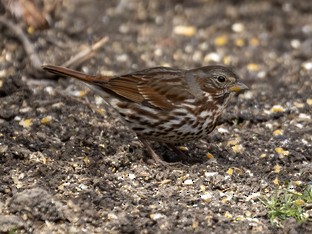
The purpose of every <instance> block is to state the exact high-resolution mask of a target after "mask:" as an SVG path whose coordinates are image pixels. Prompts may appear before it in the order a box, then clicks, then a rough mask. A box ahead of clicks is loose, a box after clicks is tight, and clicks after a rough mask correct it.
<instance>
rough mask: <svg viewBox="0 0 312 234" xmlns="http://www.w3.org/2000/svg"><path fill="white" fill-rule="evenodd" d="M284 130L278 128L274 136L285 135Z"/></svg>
mask: <svg viewBox="0 0 312 234" xmlns="http://www.w3.org/2000/svg"><path fill="white" fill-rule="evenodd" d="M283 133H284V131H283V130H281V129H277V130H275V131H274V132H273V136H281V135H283Z"/></svg>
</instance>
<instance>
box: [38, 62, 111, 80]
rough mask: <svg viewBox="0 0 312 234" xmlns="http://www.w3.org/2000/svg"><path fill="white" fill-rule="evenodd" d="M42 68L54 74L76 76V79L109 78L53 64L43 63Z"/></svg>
mask: <svg viewBox="0 0 312 234" xmlns="http://www.w3.org/2000/svg"><path fill="white" fill-rule="evenodd" d="M42 69H43V70H45V71H48V72H51V73H54V74H58V75H62V76H70V77H73V78H76V79H78V80H81V81H84V82H87V83H91V84H92V83H93V82H96V81H108V80H109V79H110V78H109V77H105V76H93V75H88V74H85V73H83V72H79V71H75V70H72V69H69V68H66V67H60V66H54V65H43V66H42Z"/></svg>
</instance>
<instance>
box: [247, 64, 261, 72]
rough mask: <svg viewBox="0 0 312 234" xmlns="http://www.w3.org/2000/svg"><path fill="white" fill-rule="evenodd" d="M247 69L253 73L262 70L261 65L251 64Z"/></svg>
mask: <svg viewBox="0 0 312 234" xmlns="http://www.w3.org/2000/svg"><path fill="white" fill-rule="evenodd" d="M247 69H248V70H249V71H252V72H257V71H259V70H260V66H259V64H256V63H249V64H248V65H247Z"/></svg>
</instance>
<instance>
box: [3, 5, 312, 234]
mask: <svg viewBox="0 0 312 234" xmlns="http://www.w3.org/2000/svg"><path fill="white" fill-rule="evenodd" d="M311 25H312V3H311V2H310V1H296V0H287V1H282V0H274V1H253V0H252V1H250V0H248V1H247V0H246V1H234V0H233V1H205V0H196V1H183V0H175V1H157V0H152V1H138V0H133V1H126V0H120V1H92V2H91V1H87V0H79V1H70V0H63V1H62V4H61V5H60V6H59V7H58V8H57V10H56V11H55V12H54V14H53V17H52V18H51V20H50V27H49V28H48V29H46V30H36V31H34V32H32V33H29V34H27V35H28V36H29V38H30V40H31V41H32V43H33V44H34V45H35V48H36V50H37V52H38V55H39V56H40V58H41V59H42V61H43V62H44V63H50V64H56V65H61V64H63V63H64V62H66V61H67V60H69V59H70V58H71V56H72V55H74V54H76V53H77V52H79V51H80V50H81V49H82V48H84V47H86V46H88V45H89V44H90V43H93V42H95V41H97V40H99V39H100V38H102V37H104V36H108V37H109V41H108V42H107V44H106V45H105V46H104V47H103V48H102V49H100V50H99V51H98V52H97V53H96V54H95V56H94V57H92V58H91V59H90V60H88V61H87V62H85V63H84V64H83V65H82V66H81V67H79V68H78V69H80V70H83V71H85V72H89V73H94V74H96V73H97V74H109V75H112V74H123V73H128V72H131V71H135V70H138V69H141V68H142V69H143V68H147V67H153V66H159V65H169V66H173V67H181V68H185V69H188V68H194V67H198V66H204V65H208V64H214V63H218V64H225V65H229V66H232V67H233V68H234V69H235V70H236V71H237V73H238V74H239V75H240V77H241V80H242V81H243V82H244V83H245V84H247V85H248V86H249V87H250V90H248V91H247V92H245V93H242V94H239V95H237V96H235V97H234V98H233V99H232V101H231V103H230V104H229V106H228V108H227V110H226V112H225V113H224V115H223V117H222V120H221V121H220V124H219V125H218V126H217V128H216V129H215V130H214V132H213V133H211V134H210V136H209V138H208V139H203V140H201V141H197V142H190V143H188V144H186V145H184V146H185V147H187V149H188V150H187V152H186V153H187V155H188V156H189V157H190V158H192V159H196V160H197V161H198V162H193V163H189V162H185V163H182V164H181V165H176V166H170V167H164V166H162V165H157V164H155V163H153V161H152V160H149V159H148V155H147V152H146V150H145V149H144V147H143V145H142V144H141V143H140V142H139V141H138V139H137V138H136V136H135V134H134V133H133V132H132V131H130V130H129V129H128V128H127V127H126V126H124V125H123V123H122V122H121V121H120V119H119V118H118V116H117V115H116V113H115V112H114V110H112V109H111V108H109V107H107V106H106V105H105V102H104V101H103V100H102V99H100V98H99V97H98V96H96V95H95V94H94V93H93V92H91V91H89V90H88V88H86V87H85V86H83V85H82V84H81V83H78V82H76V81H75V80H72V79H69V78H68V79H64V78H58V79H50V78H49V76H48V74H46V73H42V74H41V75H40V77H38V75H37V76H36V77H35V75H34V73H33V71H32V68H31V65H30V62H29V58H28V56H27V55H26V53H25V52H24V48H23V46H22V45H21V43H20V42H19V41H18V40H17V39H16V37H15V35H14V34H13V33H12V32H11V31H10V30H9V29H7V28H5V27H4V26H1V25H0V29H1V34H0V48H1V51H2V53H1V55H0V61H1V62H0V86H1V87H0V232H9V231H11V232H12V231H14V232H18V233H288V232H289V233H311V232H312V222H311V217H310V219H308V220H307V221H305V222H303V223H299V222H296V221H294V220H293V219H290V218H289V219H286V220H284V221H281V223H280V224H279V225H275V224H272V223H271V222H270V219H269V217H268V210H267V209H266V207H265V206H264V205H263V203H262V202H261V201H260V199H261V197H265V196H269V195H271V194H272V193H274V191H276V190H277V189H283V188H284V189H285V188H287V186H289V185H291V186H293V187H294V189H295V190H296V191H301V190H302V189H303V188H305V187H306V186H308V184H309V183H310V184H311V181H312V173H311V172H312V169H311V168H312V166H311V165H312V124H311V123H312V120H311V113H312V92H311V89H312V79H311V75H312V57H311V54H312V40H311V38H312V26H311ZM24 30H25V31H26V27H24ZM152 146H153V148H154V149H155V150H156V151H157V153H158V154H160V155H163V156H164V157H167V158H169V159H170V158H172V157H173V153H172V152H171V151H170V150H169V149H167V148H166V147H165V146H163V145H161V144H158V143H152Z"/></svg>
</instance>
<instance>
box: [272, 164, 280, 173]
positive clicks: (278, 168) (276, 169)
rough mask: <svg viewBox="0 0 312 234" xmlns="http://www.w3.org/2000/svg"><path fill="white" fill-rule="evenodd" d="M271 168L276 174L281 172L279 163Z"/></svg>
mask: <svg viewBox="0 0 312 234" xmlns="http://www.w3.org/2000/svg"><path fill="white" fill-rule="evenodd" d="M273 169H274V173H276V174H278V173H280V172H281V169H282V167H281V166H280V165H278V164H276V165H275V166H274V167H273Z"/></svg>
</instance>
